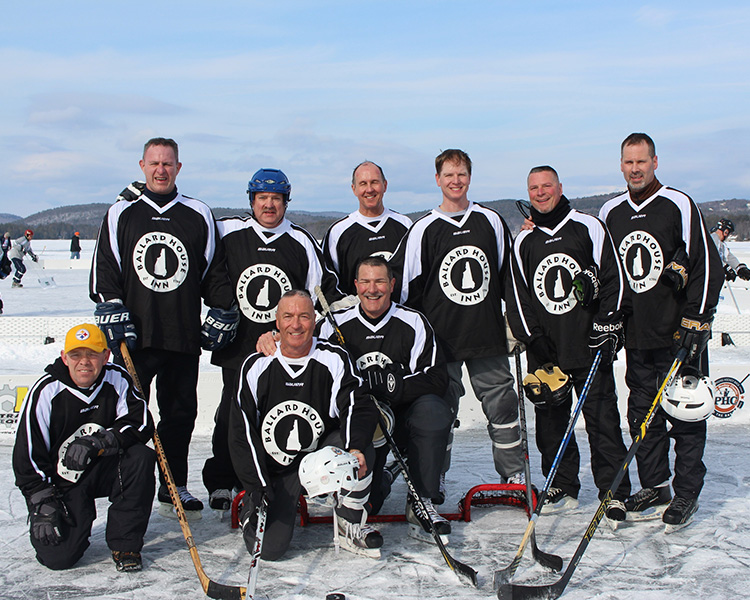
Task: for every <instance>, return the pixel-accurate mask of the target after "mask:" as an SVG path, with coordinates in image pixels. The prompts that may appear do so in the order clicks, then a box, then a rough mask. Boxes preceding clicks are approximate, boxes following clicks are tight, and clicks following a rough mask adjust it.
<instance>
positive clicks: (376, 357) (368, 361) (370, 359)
mask: <svg viewBox="0 0 750 600" xmlns="http://www.w3.org/2000/svg"><path fill="white" fill-rule="evenodd" d="M392 362H393V361H392V360H391V359H390V358H388V357H387V356H386V355H385V354H383V353H382V352H368V353H367V354H363V355H362V356H360V357H359V358H358V359H357V368H358V369H359V371H360V373H362V372H364V371H365V370H366V369H369V368H370V367H385V366H386V365H390V364H391V363H392Z"/></svg>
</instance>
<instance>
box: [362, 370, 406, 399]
mask: <svg viewBox="0 0 750 600" xmlns="http://www.w3.org/2000/svg"><path fill="white" fill-rule="evenodd" d="M363 375H364V379H365V387H366V388H367V391H369V392H370V393H371V394H372V395H373V396H375V397H376V398H377V399H378V400H380V401H381V402H386V403H387V404H398V403H399V402H400V401H401V398H402V396H403V394H404V368H403V367H402V366H401V365H395V364H389V365H386V366H385V367H370V368H369V369H367V370H366V371H365V372H364V373H363Z"/></svg>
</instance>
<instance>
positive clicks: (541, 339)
mask: <svg viewBox="0 0 750 600" xmlns="http://www.w3.org/2000/svg"><path fill="white" fill-rule="evenodd" d="M529 352H531V354H533V355H534V358H535V359H536V362H537V364H540V365H545V364H547V363H553V364H557V349H556V348H555V345H554V344H553V343H552V340H551V339H549V338H548V337H547V336H546V335H540V336H538V337H535V338H533V339H532V340H531V341H530V342H529Z"/></svg>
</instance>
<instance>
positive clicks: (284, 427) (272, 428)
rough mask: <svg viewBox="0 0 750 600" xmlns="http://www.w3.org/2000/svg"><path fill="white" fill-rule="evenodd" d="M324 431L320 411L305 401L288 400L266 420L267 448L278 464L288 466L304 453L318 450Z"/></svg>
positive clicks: (268, 414) (264, 442) (262, 427)
mask: <svg viewBox="0 0 750 600" xmlns="http://www.w3.org/2000/svg"><path fill="white" fill-rule="evenodd" d="M323 429H324V427H323V419H322V418H321V417H320V414H319V413H318V411H317V410H315V409H314V408H313V407H312V406H310V405H309V404H305V403H304V402H298V401H297V400H288V401H287V402H284V403H282V404H278V405H277V406H274V407H273V408H272V409H271V410H270V411H268V413H266V416H265V417H264V418H263V423H262V424H261V437H262V438H263V447H264V448H265V450H266V452H267V453H268V455H269V456H270V457H271V458H273V459H274V460H275V461H276V462H277V463H279V464H280V465H284V466H286V465H289V464H291V463H292V461H294V459H295V457H296V456H297V454H299V453H300V452H311V451H313V450H315V449H316V448H317V447H318V441H319V440H320V437H321V435H323Z"/></svg>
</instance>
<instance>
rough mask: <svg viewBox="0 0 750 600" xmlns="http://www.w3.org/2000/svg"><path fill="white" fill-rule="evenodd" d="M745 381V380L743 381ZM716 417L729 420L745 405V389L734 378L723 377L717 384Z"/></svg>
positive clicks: (715, 398) (715, 397)
mask: <svg viewBox="0 0 750 600" xmlns="http://www.w3.org/2000/svg"><path fill="white" fill-rule="evenodd" d="M742 381H744V379H743V380H742ZM714 383H715V385H716V394H715V396H714V413H713V414H714V416H715V417H719V418H720V419H728V418H729V417H731V416H732V415H733V414H734V412H735V411H736V410H738V409H740V408H742V405H743V404H744V403H745V400H744V397H745V388H743V387H742V383H741V382H740V381H737V380H736V379H734V378H733V377H721V378H719V379H717V380H716V381H715V382H714Z"/></svg>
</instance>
